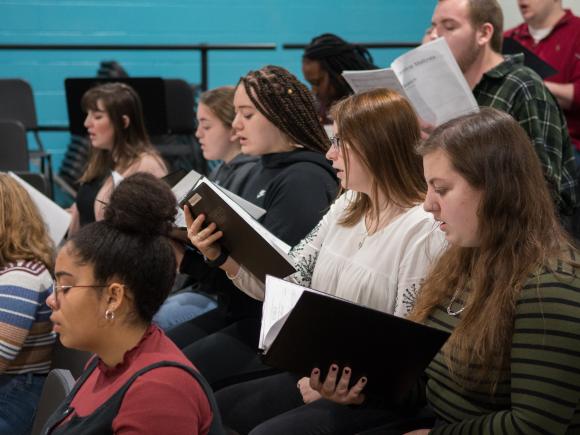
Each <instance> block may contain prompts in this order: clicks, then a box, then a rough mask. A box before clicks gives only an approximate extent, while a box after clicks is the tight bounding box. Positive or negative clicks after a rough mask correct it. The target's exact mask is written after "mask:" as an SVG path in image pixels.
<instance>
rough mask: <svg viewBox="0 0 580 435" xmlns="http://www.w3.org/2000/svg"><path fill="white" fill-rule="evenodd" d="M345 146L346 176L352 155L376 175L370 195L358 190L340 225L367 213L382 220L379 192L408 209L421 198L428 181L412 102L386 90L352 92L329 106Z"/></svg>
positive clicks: (351, 221) (390, 200)
mask: <svg viewBox="0 0 580 435" xmlns="http://www.w3.org/2000/svg"><path fill="white" fill-rule="evenodd" d="M331 114H332V117H333V118H334V120H335V122H336V126H337V130H338V131H337V133H338V136H339V138H340V139H339V140H340V141H341V142H342V144H348V147H347V146H344V145H343V146H342V147H341V152H342V153H343V155H344V160H345V170H346V177H347V180H348V176H349V164H348V161H349V153H351V152H352V153H354V154H356V156H357V157H358V158H359V160H360V161H361V162H362V163H363V165H364V166H365V167H366V168H367V169H368V171H369V173H370V174H371V176H372V185H371V189H372V192H371V197H369V196H367V195H366V194H364V193H357V194H356V197H355V199H354V201H352V202H351V203H350V205H349V206H348V208H347V210H346V214H345V216H344V217H343V219H342V220H341V224H343V225H346V226H352V225H355V224H356V223H357V222H359V221H360V219H362V218H363V217H364V216H365V215H366V214H367V213H369V212H370V213H372V214H373V216H374V218H375V221H376V222H378V218H379V214H380V209H379V208H378V204H379V201H378V198H379V193H382V194H383V195H384V196H385V197H386V198H387V201H388V202H389V203H392V204H394V205H396V206H398V207H401V208H409V207H412V206H414V205H417V204H418V203H421V202H423V200H424V198H425V191H426V184H425V180H424V178H423V163H422V161H421V158H420V156H418V155H417V153H416V152H415V145H416V144H417V142H418V141H419V139H420V137H421V134H420V130H419V121H418V119H417V115H416V114H415V111H414V110H413V108H412V107H411V105H410V104H409V102H408V101H407V100H406V99H405V98H403V97H402V96H400V95H399V94H397V93H396V92H393V91H390V90H388V89H377V90H374V91H369V92H365V93H362V94H357V95H352V96H350V97H348V98H346V99H344V100H342V101H339V102H338V103H337V104H336V105H334V106H333V108H332V110H331Z"/></svg>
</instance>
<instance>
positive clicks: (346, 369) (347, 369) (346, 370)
mask: <svg viewBox="0 0 580 435" xmlns="http://www.w3.org/2000/svg"><path fill="white" fill-rule="evenodd" d="M344 372H345V373H346V374H347V375H348V374H349V373H350V369H349V368H348V367H347V368H345V369H344Z"/></svg>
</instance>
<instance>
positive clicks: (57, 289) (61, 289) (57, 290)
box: [52, 282, 108, 307]
mask: <svg viewBox="0 0 580 435" xmlns="http://www.w3.org/2000/svg"><path fill="white" fill-rule="evenodd" d="M107 286H108V284H101V285H97V284H93V285H58V284H57V283H56V282H53V283H52V288H53V292H54V300H55V304H56V306H57V307H59V306H60V297H61V295H66V294H67V293H68V291H69V290H70V289H71V288H74V287H79V288H99V287H107Z"/></svg>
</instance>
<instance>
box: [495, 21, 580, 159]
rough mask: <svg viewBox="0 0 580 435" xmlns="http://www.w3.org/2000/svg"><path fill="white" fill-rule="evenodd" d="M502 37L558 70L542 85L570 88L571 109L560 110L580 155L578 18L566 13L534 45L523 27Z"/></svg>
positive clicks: (579, 26) (524, 26) (527, 27)
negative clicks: (554, 84) (571, 90)
mask: <svg viewBox="0 0 580 435" xmlns="http://www.w3.org/2000/svg"><path fill="white" fill-rule="evenodd" d="M505 36H506V37H510V38H513V39H515V40H516V41H518V42H519V43H520V44H522V45H523V46H524V47H526V48H527V49H529V50H530V51H532V52H533V53H534V54H536V55H537V56H538V57H540V58H541V59H542V60H544V61H545V62H547V63H549V64H550V65H551V66H553V67H554V68H556V69H557V70H558V72H557V73H556V74H554V75H553V76H550V77H548V78H547V79H546V81H549V82H554V83H572V84H573V85H574V96H573V99H572V107H570V109H568V110H564V115H566V121H567V123H568V131H569V132H570V138H571V139H572V143H573V144H574V146H575V147H576V149H577V150H579V151H580V17H577V16H575V15H574V14H572V12H571V11H570V10H566V13H565V14H564V16H563V17H562V18H561V19H560V21H558V22H557V23H556V25H555V26H554V27H553V28H552V30H551V31H550V33H549V34H548V35H547V36H546V37H544V38H543V39H541V40H540V41H538V42H537V43H536V41H534V38H533V37H532V35H531V33H530V28H529V26H528V25H527V24H526V23H523V24H520V25H519V26H517V27H514V28H513V29H510V30H508V31H507V32H505Z"/></svg>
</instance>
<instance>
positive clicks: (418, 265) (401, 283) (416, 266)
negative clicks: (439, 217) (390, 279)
mask: <svg viewBox="0 0 580 435" xmlns="http://www.w3.org/2000/svg"><path fill="white" fill-rule="evenodd" d="M409 233H410V234H411V237H410V238H409V241H408V243H407V244H406V247H405V250H404V254H403V257H402V258H401V262H400V264H399V272H398V276H397V296H396V300H395V313H394V314H395V315H396V316H399V317H405V316H407V314H409V312H410V311H411V310H412V309H413V307H414V305H415V300H416V299H417V295H418V294H419V290H420V287H421V284H422V283H423V280H424V279H425V277H426V276H427V275H428V274H429V271H430V269H431V266H432V265H433V264H434V263H435V261H436V260H437V258H438V257H439V255H440V254H441V252H442V251H443V249H444V248H445V246H446V242H445V235H444V233H443V232H442V231H441V230H439V229H438V228H436V227H435V226H434V223H433V222H432V221H431V220H424V221H422V222H421V223H418V224H417V229H416V231H410V232H409Z"/></svg>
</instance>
